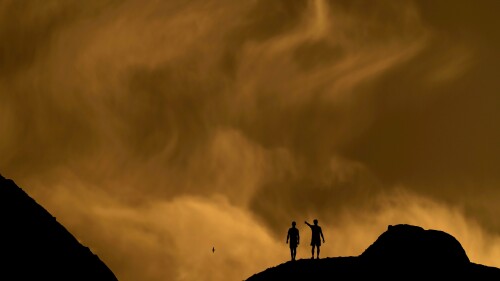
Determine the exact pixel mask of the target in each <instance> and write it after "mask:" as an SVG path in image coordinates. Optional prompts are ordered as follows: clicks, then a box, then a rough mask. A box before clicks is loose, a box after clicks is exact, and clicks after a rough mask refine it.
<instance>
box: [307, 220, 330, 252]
mask: <svg viewBox="0 0 500 281" xmlns="http://www.w3.org/2000/svg"><path fill="white" fill-rule="evenodd" d="M313 222H314V225H312V224H310V223H308V222H307V221H306V222H305V223H306V224H307V225H308V226H309V227H310V228H311V232H312V235H311V259H314V248H316V259H319V248H320V247H321V239H322V240H323V243H325V237H324V236H323V231H322V230H321V226H319V225H318V220H317V219H314V221H313Z"/></svg>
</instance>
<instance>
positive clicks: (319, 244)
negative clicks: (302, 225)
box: [311, 239, 321, 247]
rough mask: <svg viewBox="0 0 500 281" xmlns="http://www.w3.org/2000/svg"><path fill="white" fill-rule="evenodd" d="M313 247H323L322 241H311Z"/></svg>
mask: <svg viewBox="0 0 500 281" xmlns="http://www.w3.org/2000/svg"><path fill="white" fill-rule="evenodd" d="M311 246H318V247H319V246H321V240H319V239H318V240H311Z"/></svg>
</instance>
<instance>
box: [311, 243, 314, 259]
mask: <svg viewBox="0 0 500 281" xmlns="http://www.w3.org/2000/svg"><path fill="white" fill-rule="evenodd" d="M311 259H314V245H312V246H311Z"/></svg>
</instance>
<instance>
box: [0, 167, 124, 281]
mask: <svg viewBox="0 0 500 281" xmlns="http://www.w3.org/2000/svg"><path fill="white" fill-rule="evenodd" d="M0 221H1V223H2V228H1V230H0V257H1V262H0V269H1V270H0V280H23V281H24V280H51V281H69V280H71V281H89V280H96V281H117V278H116V276H115V275H114V274H113V272H112V271H111V270H110V269H109V268H108V267H107V266H106V265H105V264H104V262H103V261H101V260H100V259H99V257H98V256H97V255H95V254H93V253H92V252H91V251H90V249H89V248H87V247H85V246H83V245H82V244H80V243H79V242H78V240H77V239H76V238H75V237H74V236H73V235H72V234H71V233H70V232H68V230H66V228H64V226H62V225H61V224H60V223H58V222H57V220H56V218H55V217H53V216H52V215H51V214H50V213H49V212H47V211H46V210H45V209H44V208H43V207H42V206H40V205H39V204H38V203H36V202H35V200H33V199H32V198H31V197H29V196H28V195H27V194H26V193H25V192H24V191H23V190H22V189H21V188H19V187H18V186H17V185H16V184H15V183H14V182H13V181H12V180H8V179H5V178H4V177H2V176H1V175H0Z"/></svg>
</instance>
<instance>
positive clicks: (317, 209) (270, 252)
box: [0, 0, 500, 281]
mask: <svg viewBox="0 0 500 281" xmlns="http://www.w3.org/2000/svg"><path fill="white" fill-rule="evenodd" d="M499 10H500V2H499V1H496V0H483V1H476V2H474V3H472V2H471V1H431V0H429V1H352V0H343V1H320V0H318V1H312V0H311V1H289V0H280V1H278V0H277V1H263V0H258V1H257V0H254V1H229V0H227V1H226V0H220V1H207V0H203V1H161V0H151V1H142V0H141V1H139V0H124V1H119V0H107V1H104V0H88V1H76V0H75V1H72V0H71V1H70V0H48V1H33V0H3V1H0V42H2V43H1V44H0V136H1V138H0V155H2V157H1V158H0V173H1V174H2V175H3V176H4V177H6V178H10V179H13V180H14V181H15V182H16V183H17V184H18V185H20V186H21V187H22V188H23V189H25V191H27V192H28V194H30V195H31V196H32V197H34V198H35V199H36V200H37V201H38V202H39V203H40V204H42V205H43V206H44V207H45V208H46V209H47V210H48V211H49V212H51V213H52V214H53V215H54V216H56V217H57V219H58V221H59V222H61V223H62V224H63V225H65V226H66V227H67V228H68V230H69V231H70V232H71V233H73V234H74V235H75V236H76V237H77V238H78V239H79V240H80V241H81V242H82V243H83V244H84V245H86V246H89V247H90V248H91V249H92V251H93V252H94V253H96V254H98V255H99V257H100V258H101V259H102V260H104V262H105V263H106V264H107V265H108V266H109V267H110V268H111V270H113V272H114V273H115V274H116V276H117V277H118V279H119V280H120V281H136V280H141V281H163V280H172V281H181V280H188V281H191V280H193V281H195V280H209V281H210V280H212V281H226V280H227V281H229V280H242V279H245V278H248V277H249V276H251V275H252V274H254V273H257V272H260V271H262V270H264V269H266V268H267V267H270V266H275V265H277V264H280V263H282V262H285V261H287V260H289V250H288V246H287V245H286V244H285V240H286V231H287V229H288V227H290V223H291V221H292V220H296V221H297V225H298V228H299V230H300V231H301V232H300V233H301V236H302V242H303V243H302V244H301V245H300V246H299V249H298V253H297V257H298V258H299V259H300V258H308V257H309V256H310V248H309V244H308V242H309V239H310V230H309V228H308V227H307V226H305V225H304V223H303V221H304V220H308V221H309V222H312V220H313V219H314V218H317V219H318V220H319V224H320V225H321V226H322V227H323V231H324V233H325V239H326V243H325V244H324V245H323V247H322V251H321V255H322V256H323V257H327V256H328V257H334V256H354V255H359V254H360V253H361V252H362V251H363V250H364V249H366V248H367V247H368V246H369V245H370V244H371V243H372V242H373V241H374V240H375V239H376V238H377V237H378V235H380V234H381V233H382V232H384V231H385V230H386V228H387V225H388V224H399V223H409V224H415V225H419V226H422V227H424V228H433V229H439V230H443V231H446V232H448V233H450V234H452V235H453V236H455V237H456V238H457V239H458V240H459V241H460V242H461V243H462V246H463V247H464V249H465V250H466V253H467V254H468V256H469V258H470V259H471V260H472V261H473V262H476V263H481V264H486V265H490V266H496V267H500V221H499V220H498V213H500V204H498V200H499V199H500V190H499V187H500V173H499V171H500V145H499V144H500V125H499V124H500V123H499V122H498V120H500V95H499V93H500V81H499V79H498V67H499V65H500V61H499V59H500V56H499V53H498V50H499V49H500V36H499V33H498V30H497V28H498V26H500V17H498V16H497V15H496V13H497V11H499ZM212 246H215V249H216V251H215V253H212V251H211V249H212Z"/></svg>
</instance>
